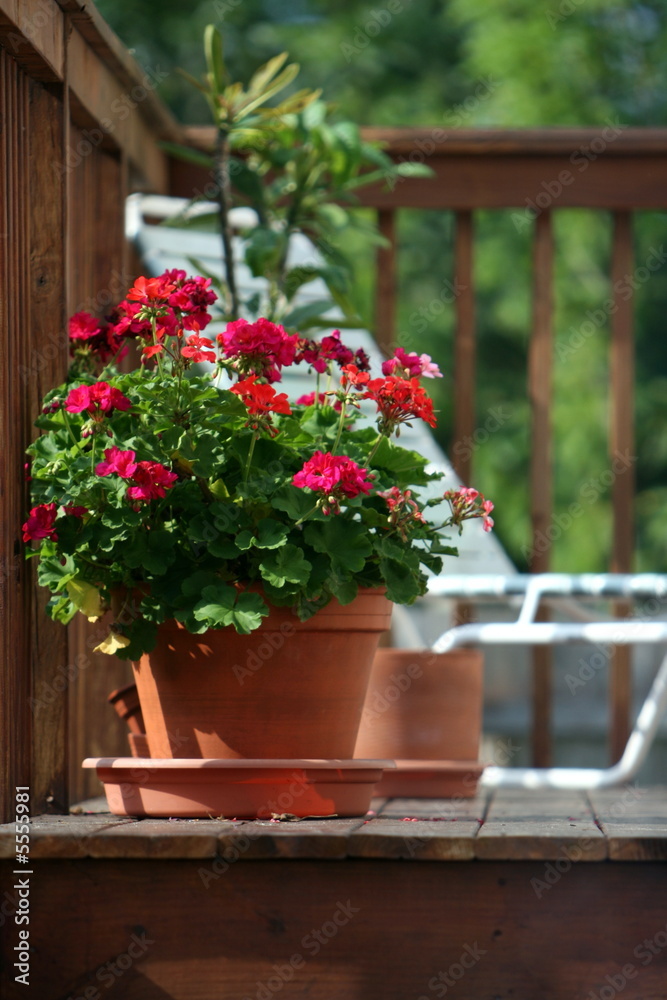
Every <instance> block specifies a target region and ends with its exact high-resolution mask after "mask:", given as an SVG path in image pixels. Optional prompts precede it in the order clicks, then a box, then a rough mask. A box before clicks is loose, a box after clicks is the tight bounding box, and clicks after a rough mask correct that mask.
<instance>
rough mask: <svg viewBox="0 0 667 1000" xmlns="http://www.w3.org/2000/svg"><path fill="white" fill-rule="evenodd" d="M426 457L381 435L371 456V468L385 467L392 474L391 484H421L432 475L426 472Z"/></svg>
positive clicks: (404, 485) (402, 485) (402, 486)
mask: <svg viewBox="0 0 667 1000" xmlns="http://www.w3.org/2000/svg"><path fill="white" fill-rule="evenodd" d="M427 465H428V459H427V458H424V456H423V455H420V454H419V452H416V451H411V450H410V449H409V448H402V447H401V446H400V445H397V444H394V443H393V442H392V441H389V439H388V438H386V437H383V438H382V440H381V441H380V444H379V445H378V448H377V451H376V452H375V456H374V458H373V468H375V469H386V470H387V472H390V473H391V474H392V484H393V485H394V486H400V487H401V488H404V487H406V486H423V485H424V484H426V483H428V482H430V481H431V480H432V479H433V478H434V477H433V476H432V475H430V474H429V473H427V472H426V466H427Z"/></svg>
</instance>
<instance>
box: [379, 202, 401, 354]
mask: <svg viewBox="0 0 667 1000" xmlns="http://www.w3.org/2000/svg"><path fill="white" fill-rule="evenodd" d="M377 221H378V229H379V230H380V235H381V236H383V237H384V238H385V240H387V241H388V243H389V245H388V246H384V247H383V246H380V247H378V250H377V268H376V274H377V284H376V287H375V339H376V341H377V343H378V345H379V346H380V348H381V349H382V350H383V351H384V353H385V354H386V355H387V356H390V355H391V354H393V352H394V348H395V347H396V290H397V284H398V280H397V279H398V269H397V263H396V215H395V212H394V211H393V209H390V210H383V211H381V212H378V220H377Z"/></svg>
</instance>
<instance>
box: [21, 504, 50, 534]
mask: <svg viewBox="0 0 667 1000" xmlns="http://www.w3.org/2000/svg"><path fill="white" fill-rule="evenodd" d="M57 514H58V508H57V507H56V505H55V504H54V503H40V504H39V505H38V506H37V507H33V508H32V510H31V511H30V513H29V515H28V520H27V521H26V522H25V524H24V525H22V530H23V541H24V542H30V541H32V540H33V539H39V538H51V539H53V540H54V541H57V539H58V535H57V534H56V532H55V531H54V528H53V523H54V521H55V519H56V516H57Z"/></svg>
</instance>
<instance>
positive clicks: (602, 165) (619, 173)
mask: <svg viewBox="0 0 667 1000" xmlns="http://www.w3.org/2000/svg"><path fill="white" fill-rule="evenodd" d="M612 150H613V145H609V147H608V148H607V149H606V150H605V151H604V152H602V153H601V154H599V155H597V154H594V156H593V159H589V158H588V157H587V155H586V153H584V152H582V151H581V150H580V149H578V148H576V147H575V148H572V149H571V151H570V152H568V153H564V154H561V155H554V156H544V155H541V156H540V155H537V156H525V155H521V154H518V153H517V154H514V155H508V156H495V155H491V154H490V155H488V156H481V155H476V154H466V153H462V154H460V155H452V154H451V153H449V154H448V153H443V155H442V156H436V155H433V156H429V158H428V165H429V167H431V168H432V170H433V171H434V175H435V176H434V177H431V178H430V179H423V178H413V177H406V178H404V179H403V180H402V181H401V184H400V185H397V187H396V189H395V190H394V191H389V190H386V188H383V187H382V186H380V185H379V184H378V185H369V186H368V187H367V188H360V189H359V192H358V197H359V201H360V204H361V205H363V206H364V207H365V208H374V209H391V208H397V207H400V208H420V209H434V208H440V209H452V210H454V211H459V210H466V209H483V208H509V209H512V210H513V212H512V223H513V225H514V226H515V227H516V229H517V230H518V231H519V232H522V231H524V230H529V229H530V227H531V225H532V216H533V214H534V213H535V212H541V211H544V210H545V209H550V208H600V209H615V210H619V211H620V210H626V211H629V210H638V209H656V210H660V209H664V208H665V207H667V182H666V181H665V176H666V170H667V156H665V154H664V153H660V154H657V155H654V156H646V157H640V156H617V155H612ZM573 157H574V162H573V159H572V158H573ZM397 159H398V160H399V162H400V159H401V157H400V155H399V156H398V157H397Z"/></svg>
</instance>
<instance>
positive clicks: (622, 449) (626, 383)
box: [609, 212, 635, 761]
mask: <svg viewBox="0 0 667 1000" xmlns="http://www.w3.org/2000/svg"><path fill="white" fill-rule="evenodd" d="M633 268H634V254H633V248H632V216H631V213H630V212H615V213H614V235H613V251H612V264H611V282H612V291H613V299H614V311H613V313H612V325H611V356H610V383H611V385H610V394H611V399H610V427H609V455H610V462H611V470H612V471H613V472H614V474H615V475H614V480H613V485H612V503H613V516H614V519H613V540H612V562H611V569H612V572H614V573H630V572H632V562H633V549H634V527H633V515H634V490H635V474H634V457H633V448H634V381H635V377H634V376H635V358H634V341H633V336H634V333H633V321H632V313H633V309H632V300H633V296H632V292H631V286H630V285H629V283H628V281H627V278H628V276H629V275H631V274H632V271H633ZM629 610H630V606H629V604H628V603H627V602H619V603H617V604H615V606H614V613H615V614H616V615H619V616H621V615H626V614H628V613H629ZM631 655H632V654H631V650H630V648H629V647H620V648H616V649H615V650H614V653H613V657H612V662H611V671H610V676H609V711H610V733H609V742H610V753H611V759H612V761H616V760H618V758H619V757H620V756H621V754H622V753H623V749H624V747H625V744H626V742H627V738H628V734H629V732H630V708H631V702H632V675H631V662H632V661H631Z"/></svg>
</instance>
